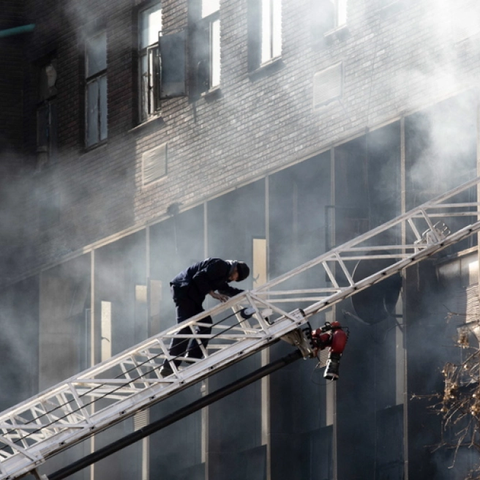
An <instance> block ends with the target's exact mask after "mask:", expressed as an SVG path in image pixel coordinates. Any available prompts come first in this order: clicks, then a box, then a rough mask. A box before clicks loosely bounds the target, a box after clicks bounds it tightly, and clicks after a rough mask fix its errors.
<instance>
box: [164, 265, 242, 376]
mask: <svg viewBox="0 0 480 480" xmlns="http://www.w3.org/2000/svg"><path fill="white" fill-rule="evenodd" d="M235 266H236V262H235V261H232V260H222V259H220V258H207V259H206V260H203V261H202V262H198V263H195V264H194V265H191V266H190V267H188V268H187V269H186V270H184V271H183V272H181V273H179V274H178V275H177V276H176V277H175V278H174V279H172V281H171V282H170V289H171V292H172V297H173V301H174V302H175V310H176V317H177V323H181V322H183V321H185V320H187V319H189V318H191V317H193V316H194V315H197V314H198V313H201V312H203V311H204V309H203V306H202V304H203V302H204V300H205V297H206V296H207V294H208V293H209V292H211V291H217V292H219V293H221V294H224V295H228V296H229V297H233V296H235V295H237V294H238V293H241V292H243V290H240V289H238V288H234V287H231V286H230V285H228V282H229V277H230V275H231V274H232V272H233V270H234V268H235ZM202 323H210V324H211V323H212V318H211V317H210V316H208V317H205V318H203V319H202ZM211 330H212V329H211V327H197V330H196V333H197V334H206V335H208V334H209V333H210V332H211ZM178 333H179V334H180V335H182V334H190V333H191V329H190V327H186V328H184V329H182V330H180V331H179V332H178ZM207 343H208V341H207V339H202V344H203V345H204V346H205V347H206V346H207ZM185 353H187V355H188V356H189V357H191V358H201V357H202V356H203V355H202V351H201V349H200V347H199V345H198V344H197V342H196V341H195V340H192V341H190V343H189V342H188V339H185V338H174V339H173V340H172V343H171V345H170V355H172V356H173V357H178V356H184V355H185ZM180 363H181V362H180V361H178V360H177V361H175V364H176V365H179V364H180ZM167 365H168V364H167V363H165V364H164V367H165V366H167ZM167 368H168V367H167Z"/></svg>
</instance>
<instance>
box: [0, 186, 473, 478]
mask: <svg viewBox="0 0 480 480" xmlns="http://www.w3.org/2000/svg"><path fill="white" fill-rule="evenodd" d="M479 183H480V177H479V178H476V179H474V180H471V181H469V182H467V183H465V184H464V185H461V186H459V187H457V188H456V189H454V190H452V191H450V192H448V193H446V194H444V195H441V196H439V197H437V198H435V199H433V200H431V201H429V202H427V203H425V204H423V205H421V206H419V207H417V208H415V209H413V210H411V211H410V212H408V213H406V214H404V215H401V216H399V217H397V218H395V219H393V220H391V221H389V222H387V223H385V224H384V225H381V226H379V227H377V228H374V229H373V230H371V231H369V232H367V233H365V234H363V235H360V236H359V237H357V238H355V239H353V240H350V241H349V242H347V243H345V244H343V245H341V246H338V247H336V248H333V249H332V250H331V251H329V252H327V253H325V254H323V255H320V256H319V257H317V258H314V259H313V260H311V261H309V262H307V263H305V264H303V265H301V266H299V267H298V268H295V269H294V270H291V271H289V272H287V273H285V274H284V275H281V276H279V277H277V278H275V279H273V280H271V281H269V282H267V283H266V284H264V285H262V286H261V287H259V288H256V289H254V290H251V291H246V292H244V293H242V294H240V295H237V296H236V297H233V298H231V299H230V300H229V301H227V302H226V303H223V304H219V305H217V306H216V307H214V308H212V309H210V310H208V311H206V312H204V313H202V314H199V315H197V316H195V317H192V318H191V319H189V320H187V321H186V322H183V323H182V324H181V325H175V326H173V327H171V328H169V329H167V330H165V331H163V332H161V333H159V334H158V335H155V336H153V337H151V338H149V339H147V340H145V341H144V342H142V343H140V344H138V345H135V346H134V347H132V348H130V349H128V350H125V351H124V352H122V353H120V354H118V355H116V356H114V357H112V358H111V359H109V360H107V361H105V362H102V363H100V364H98V365H95V366H94V367H92V368H89V369H88V370H85V371H83V372H81V373H79V374H77V375H75V376H73V377H71V378H69V379H67V380H65V381H64V382H61V383H59V384H58V385H55V386H53V387H51V388H49V389H48V390H46V391H44V392H41V393H39V394H38V395H36V396H34V397H32V398H30V399H28V400H26V401H24V402H22V403H20V404H18V405H16V406H14V407H12V408H10V409H8V410H6V411H4V412H2V413H1V414H0V480H1V479H13V478H17V477H19V476H21V475H23V474H25V473H27V472H29V471H32V470H35V469H36V468H37V467H38V466H39V465H41V464H42V463H44V462H45V460H46V459H47V458H48V457H49V456H52V455H54V454H56V453H58V452H59V451H61V450H63V449H65V448H67V447H68V446H71V445H72V444H74V443H76V442H78V441H79V440H82V439H85V438H87V437H89V436H91V435H93V434H95V433H96V432H98V431H100V430H102V429H104V428H106V427H108V426H110V425H113V424H115V423H117V422H119V421H121V420H123V419H124V418H126V417H128V416H130V415H133V414H135V413H136V412H138V411H140V410H142V409H145V408H147V407H149V406H151V405H152V404H154V403H156V402H158V401H160V400H162V399H165V398H167V397H169V396H171V395H173V394H175V393H176V392H178V391H180V390H181V389H183V388H185V387H187V386H189V385H192V384H193V383H195V382H197V381H199V380H200V379H202V378H205V377H207V376H208V375H210V374H212V373H214V372H216V371H218V370H220V369H222V368H225V367H227V366H229V365H231V364H233V363H235V362H237V361H239V360H241V359H243V358H245V357H247V356H248V355H251V354H253V353H255V352H258V351H260V350H261V349H263V348H264V347H266V346H268V345H269V344H271V343H273V342H275V341H277V340H278V339H281V338H283V339H285V340H287V341H288V342H289V343H292V344H294V345H296V346H298V347H299V348H300V350H302V353H303V355H304V357H309V356H311V355H312V352H311V350H310V346H309V344H308V342H307V341H305V336H304V335H302V333H301V332H302V328H301V327H302V326H303V325H305V324H306V323H307V322H308V321H309V318H310V317H312V316H313V315H314V314H316V313H318V312H320V311H322V310H325V309H327V308H329V307H331V306H332V305H334V304H335V303H338V302H340V301H342V300H344V299H346V298H348V297H350V296H352V295H354V294H355V293H357V292H359V291H361V290H364V289H366V288H368V287H369V286H371V285H373V284H375V283H377V282H380V281H382V280H383V279H385V278H387V277H389V276H391V275H394V274H395V273H398V272H399V271H401V270H402V269H404V268H406V267H408V266H410V265H413V264H415V263H418V262H420V261H422V260H423V259H425V258H427V257H429V256H431V255H434V254H435V253H437V252H439V251H440V250H442V249H444V248H446V247H448V246H450V245H453V244H455V243H457V242H459V241H461V240H462V239H464V238H466V237H468V236H470V235H472V234H473V233H475V232H478V231H479V230H480V221H479V218H480V217H479V214H478V211H479V209H478V206H479V203H478V202H477V201H476V200H475V201H473V202H471V201H465V200H464V199H465V196H470V197H472V198H475V199H476V198H477V195H476V194H477V186H478V185H479ZM381 259H386V260H387V263H389V265H388V266H387V267H386V268H383V269H381V270H378V271H374V273H372V274H368V276H366V277H364V278H356V274H355V266H356V265H357V263H358V262H359V261H360V260H362V261H363V262H371V261H373V262H375V261H378V260H381ZM382 261H383V260H382ZM377 264H378V263H377ZM372 265H376V264H372ZM292 285H294V286H298V285H300V286H302V285H307V286H308V285H312V286H313V287H316V288H298V287H297V288H292ZM299 306H301V307H302V308H298V307H299ZM206 316H211V318H212V319H213V326H212V330H211V333H210V334H208V335H207V334H203V335H200V334H198V333H196V327H198V326H202V325H204V326H209V325H208V324H205V323H202V320H203V319H204V318H205V317H206ZM186 326H188V327H190V329H191V333H190V334H188V335H183V337H184V338H185V341H188V340H189V339H198V340H202V339H204V340H206V339H208V348H204V347H202V350H203V353H204V358H203V359H200V360H192V359H189V360H188V363H187V361H186V360H187V359H184V360H185V362H184V363H183V366H181V367H179V368H177V367H175V366H174V367H173V369H174V373H173V374H172V375H170V376H169V377H167V378H163V377H162V376H161V375H160V373H159V370H160V367H161V365H162V363H163V361H164V360H165V359H171V357H170V356H169V354H168V348H169V344H170V340H171V339H172V338H173V337H174V336H175V335H177V333H178V332H179V331H180V330H182V329H183V328H185V327H186ZM179 360H181V358H179ZM172 363H173V362H172Z"/></svg>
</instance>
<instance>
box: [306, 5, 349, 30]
mask: <svg viewBox="0 0 480 480" xmlns="http://www.w3.org/2000/svg"><path fill="white" fill-rule="evenodd" d="M313 2H314V3H313V11H312V26H313V34H314V36H315V37H316V38H319V37H320V36H323V35H325V34H327V33H328V32H329V31H331V30H334V29H337V28H342V27H344V26H345V25H346V24H347V0H313Z"/></svg>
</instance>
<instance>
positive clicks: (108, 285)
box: [0, 0, 480, 480]
mask: <svg viewBox="0 0 480 480" xmlns="http://www.w3.org/2000/svg"><path fill="white" fill-rule="evenodd" d="M479 13H480V12H479V7H478V6H477V2H475V1H472V0H461V1H456V2H454V1H452V0H442V1H438V0H436V1H433V0H421V1H418V0H417V1H415V2H414V1H411V0H366V1H364V2H354V1H353V0H295V1H293V0H163V1H161V2H158V1H141V0H112V1H108V2H106V1H105V2H98V1H93V0H82V1H80V2H79V1H76V0H64V1H58V0H45V1H42V2H39V1H36V0H22V1H18V0H7V1H6V2H5V15H4V18H3V19H2V20H1V23H0V25H1V28H2V29H3V30H2V31H3V32H6V33H4V35H3V36H2V35H1V32H0V52H2V58H1V59H0V64H1V65H2V71H3V72H4V73H3V74H2V79H1V82H2V84H3V85H4V88H3V89H2V91H1V92H0V102H1V104H2V107H4V108H2V111H1V113H0V121H1V125H2V133H1V141H2V145H1V150H0V169H1V172H2V178H1V179H0V198H1V199H2V204H3V208H2V212H1V214H0V219H1V223H2V226H1V232H0V239H1V245H2V252H1V253H0V262H1V263H0V264H1V266H2V272H1V275H0V279H1V286H2V288H1V290H0V314H1V317H0V321H1V325H2V332H3V333H2V335H1V338H0V343H1V345H2V348H1V350H0V351H1V356H2V359H3V362H2V363H3V365H4V368H2V370H1V372H0V378H1V383H2V385H3V387H4V388H3V389H2V392H1V394H0V407H1V408H2V409H4V408H8V407H10V406H12V405H15V404H16V403H18V402H19V401H21V400H23V399H25V398H27V397H29V396H32V395H34V394H36V393H37V392H38V391H41V390H43V389H45V388H47V387H49V386H51V385H54V384H55V383H57V382H59V381H61V380H63V379H66V378H68V377H69V376H71V375H73V374H74V373H77V372H79V371H81V370H83V369H85V368H87V367H89V366H91V365H93V364H95V363H98V362H100V361H102V360H105V359H107V358H109V357H110V356H111V355H114V354H116V353H118V352H121V351H122V350H124V349H125V348H128V347H129V346H132V345H134V344H135V343H137V342H139V341H141V340H144V339H145V338H148V337H149V336H151V335H153V334H155V333H158V332H159V331H161V330H163V329H165V328H167V327H169V326H170V325H172V324H173V323H174V310H173V304H172V301H171V298H170V292H169V280H170V279H171V278H172V277H173V276H174V275H175V274H176V273H177V272H178V271H180V270H182V269H184V268H185V267H187V266H188V265H189V264H190V263H192V262H194V261H198V260H202V259H203V258H206V257H209V256H216V257H221V258H237V259H240V260H244V261H246V262H247V263H249V264H250V265H251V267H252V273H253V274H252V275H251V277H250V278H249V279H248V280H247V281H245V282H244V283H243V284H242V286H243V288H246V289H248V288H253V287H256V286H259V285H261V284H262V283H264V282H265V281H266V280H268V279H272V278H275V277H276V276H278V275H280V274H282V273H284V272H287V271H289V270H290V269H292V268H295V267H296V266H298V265H300V264H302V263H303V262H305V261H308V260H309V259H311V258H314V257H316V256H318V255H320V254H321V253H323V252H326V251H328V250H329V249H330V248H332V247H334V246H337V245H340V244H342V243H343V242H345V241H347V240H349V239H351V238H353V237H354V236H356V235H359V234H361V233H364V232H366V231H368V230H370V229H372V228H374V227H376V226H378V225H380V224H382V223H384V222H386V221H388V220H390V219H392V218H394V217H395V216H397V215H399V214H401V213H404V212H406V211H408V210H409V209H411V208H412V207H414V206H417V205H419V204H421V203H423V202H425V201H427V200H429V199H431V198H433V197H435V196H436V195H438V194H440V193H443V192H445V191H448V190H449V189H451V188H453V187H455V186H457V185H459V184H461V183H463V182H465V181H467V180H469V179H471V178H473V177H475V176H477V170H478V168H477V164H478V158H479V157H478V150H479V148H478V145H479V144H480V133H479V132H480V129H479V98H478V87H479V85H478V78H479V74H480V56H479V53H480V47H479V45H480V43H479V38H480V22H479V21H478V20H477V19H478V18H480V15H479ZM21 25H34V28H33V30H31V31H26V32H25V31H24V32H20V33H18V32H17V33H16V34H14V33H13V32H12V33H8V32H7V31H8V30H9V29H10V28H13V27H17V26H21ZM475 193H476V192H473V193H472V198H470V199H469V200H472V199H474V198H475ZM326 282H327V280H326V279H325V278H309V279H305V280H304V281H303V284H302V285H295V288H313V287H317V286H323V285H326ZM477 290H478V259H477V239H476V238H475V237H472V238H470V239H468V240H465V241H463V242H461V243H460V244H457V245H455V246H454V247H450V248H449V249H447V250H446V251H444V252H443V253H442V254H441V255H438V256H437V257H435V258H433V259H429V260H426V261H424V262H422V263H421V264H419V265H418V267H412V268H410V269H407V270H406V271H405V272H403V274H402V289H401V294H400V296H399V299H398V301H397V303H396V305H395V311H394V313H393V314H392V313H391V312H390V314H388V315H386V314H384V312H382V305H379V304H377V303H375V302H372V301H371V300H369V302H370V303H369V307H370V308H365V309H363V310H362V312H363V313H362V314H359V311H360V309H359V304H358V303H357V304H355V302H353V301H350V300H349V301H345V302H343V303H342V304H340V305H337V306H336V307H335V308H334V309H332V310H331V311H328V312H326V313H324V314H321V315H318V318H315V320H314V321H313V322H312V323H314V324H315V326H319V325H320V324H322V323H323V322H324V321H326V320H333V319H338V320H339V321H341V322H342V324H345V325H347V326H348V328H349V330H350V337H349V342H348V345H347V349H346V351H345V355H344V357H343V359H342V366H341V376H340V379H339V381H338V382H336V383H335V384H333V383H326V382H325V381H324V380H323V378H322V376H321V372H319V371H318V370H315V369H314V366H315V365H314V363H312V362H298V364H295V365H291V366H289V367H287V368H285V369H284V370H281V371H280V372H277V373H275V374H273V375H271V376H270V377H268V378H266V379H263V380H262V381H260V382H257V383H256V384H254V385H252V386H250V387H247V388H245V389H243V390H241V391H239V392H237V393H235V394H233V395H232V396H229V397H227V398H225V399H223V400H221V401H219V402H217V403H215V404H214V405H212V406H210V407H208V408H206V409H204V410H203V411H202V412H199V413H198V414H194V415H191V416H189V417H187V418H185V419H184V420H182V421H180V422H178V423H177V424H175V425H173V426H171V427H168V428H167V429H165V430H162V431H161V432H158V433H156V434H155V435H152V436H151V437H150V438H148V439H145V440H143V441H141V442H139V443H138V444H135V445H134V446H132V447H129V448H128V449H126V450H125V451H124V452H120V453H118V454H116V455H114V456H112V457H110V458H108V459H106V460H103V461H101V462H98V463H97V464H95V465H94V466H93V467H91V468H88V469H85V470H84V471H82V472H79V473H77V474H76V475H75V478H82V479H85V480H90V479H92V480H93V479H94V478H97V479H101V478H113V477H115V478H118V479H123V478H129V479H130V478H139V479H142V480H147V479H153V478H165V479H168V480H180V479H186V478H188V479H189V480H193V479H195V480H196V479H199V480H223V479H227V478H228V479H232V480H245V479H248V480H257V479H258V480H284V479H285V480H286V479H288V480H293V479H298V480H305V479H311V480H355V479H358V480H371V479H376V480H387V479H389V480H397V479H398V480H400V479H409V480H424V479H427V478H435V479H439V480H442V479H448V480H450V479H452V480H453V479H460V478H466V477H467V476H468V472H469V471H470V470H471V469H473V468H474V467H475V466H476V464H477V458H476V457H477V454H476V451H475V449H463V448H461V449H459V451H458V452H457V453H456V454H455V451H454V450H453V449H449V448H448V445H447V446H444V447H443V448H436V447H437V446H439V445H440V444H441V443H442V441H444V440H445V437H444V436H443V435H442V423H441V416H440V415H437V414H435V411H432V405H431V403H429V396H430V395H432V394H435V393H438V392H441V391H442V388H443V377H442V374H441V370H442V367H443V365H444V364H445V363H446V362H452V363H455V362H457V363H458V362H459V361H460V360H461V354H462V352H461V350H460V349H458V348H455V340H454V339H453V338H454V337H455V335H456V331H457V327H458V325H460V324H462V323H464V322H465V316H468V315H473V314H474V313H475V312H476V308H477V303H478V291H477ZM211 305H213V304H211ZM365 311H366V312H368V313H367V314H365V313H364V312H365ZM365 315H366V317H367V318H365ZM447 318H448V319H449V321H447ZM290 350H291V347H290V346H289V345H287V344H283V343H282V344H275V345H273V346H272V347H270V348H269V349H268V350H266V351H263V352H261V353H259V354H257V355H254V356H252V357H250V358H249V359H247V360H246V361H244V362H242V363H239V364H236V365H234V366H233V367H230V368H229V369H227V370H225V371H223V372H220V373H218V374H216V375H214V376H212V377H210V378H209V379H208V380H207V381H205V382H203V383H202V384H201V385H196V386H194V387H192V388H190V389H188V390H186V391H184V392H182V393H181V394H178V395H177V396H175V397H174V398H172V399H169V400H168V401H165V402H162V403H161V404H159V405H156V406H154V407H152V408H151V409H150V410H149V411H148V412H141V413H139V414H138V415H136V416H135V417H134V418H132V419H129V420H127V421H125V422H124V423H122V424H120V425H118V426H116V427H114V428H111V429H110V430H108V431H106V432H103V433H101V434H99V435H97V436H96V437H95V438H93V439H91V440H88V441H85V442H84V443H82V444H81V445H77V446H75V447H74V448H72V449H70V450H67V451H66V452H64V453H62V454H61V455H58V456H57V457H54V458H52V459H51V460H49V461H48V462H47V464H46V465H45V467H44V470H45V473H49V472H52V471H54V470H56V468H58V467H59V466H61V465H64V464H67V463H69V462H71V461H73V460H74V459H76V458H78V457H79V456H82V455H85V454H87V453H89V452H91V451H92V450H94V449H95V448H98V447H100V446H102V445H105V444H108V443H109V442H111V441H112V440H113V439H115V438H118V437H120V436H123V435H125V434H126V433H128V432H131V431H132V430H134V429H138V428H140V427H141V426H142V425H144V424H145V423H148V422H149V421H152V420H154V419H156V418H160V417H162V416H164V415H166V414H167V413H169V412H171V411H172V410H174V409H176V408H178V407H179V405H182V404H187V403H189V402H191V401H193V400H194V399H197V398H198V397H199V396H201V395H204V394H205V393H206V392H208V391H213V390H215V389H216V388H218V387H220V386H222V385H224V384H225V383H228V382H230V381H231V380H232V379H235V378H238V377H240V376H242V375H244V374H245V373H247V372H249V371H252V370H255V369H256V368H259V367H260V366H262V365H265V364H266V363H268V362H269V361H271V360H274V359H276V358H279V357H280V356H281V355H283V354H285V353H288V352H289V351H290ZM445 442H446V443H449V442H448V441H445ZM453 463H454V464H455V466H454V468H449V467H451V465H452V464H453Z"/></svg>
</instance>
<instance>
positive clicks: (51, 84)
mask: <svg viewBox="0 0 480 480" xmlns="http://www.w3.org/2000/svg"><path fill="white" fill-rule="evenodd" d="M56 79H57V59H56V57H55V56H51V57H50V58H49V59H48V60H46V61H44V62H42V64H41V66H40V67H39V74H38V86H39V90H38V102H37V106H36V138H35V142H36V153H37V169H38V170H42V169H43V168H44V167H47V166H51V165H53V164H54V163H55V162H56V156H57V128H58V122H57V88H56Z"/></svg>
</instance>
